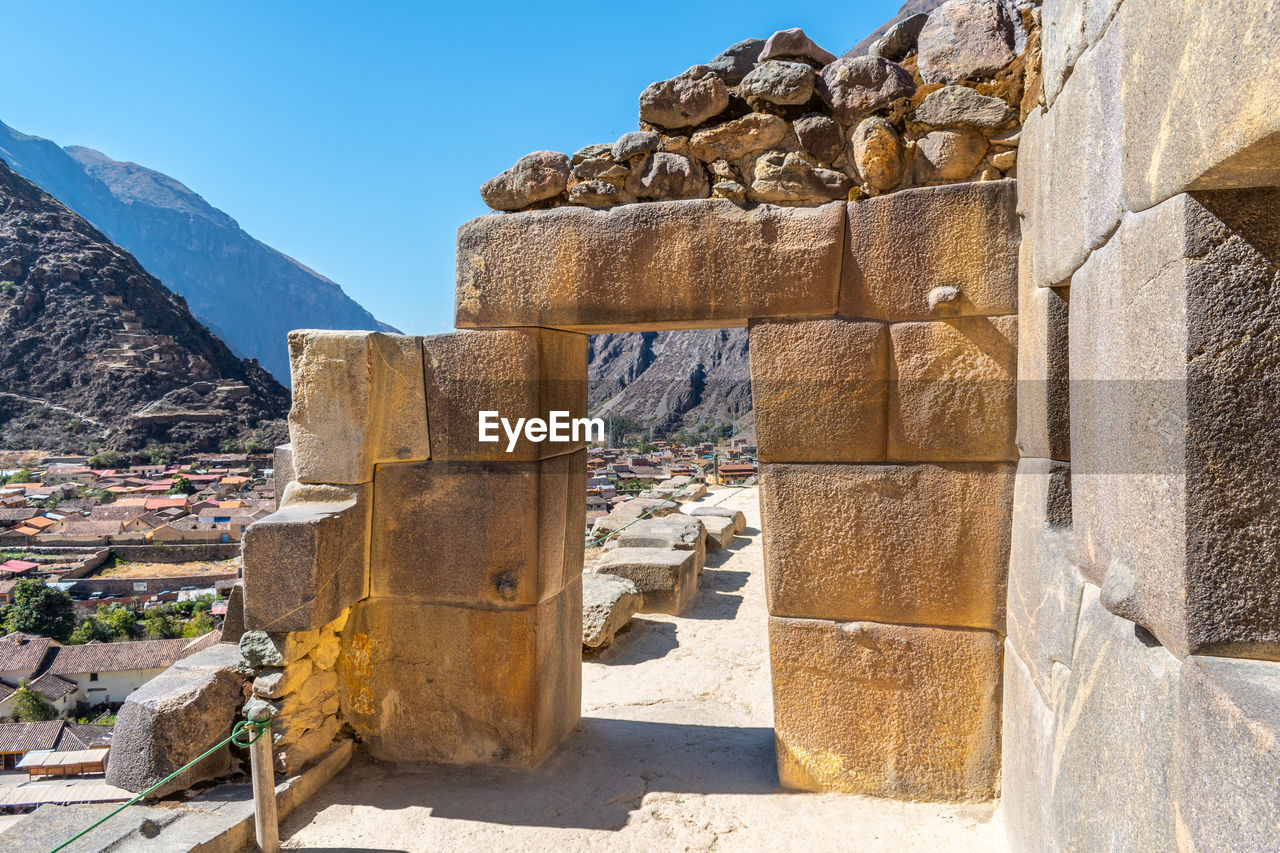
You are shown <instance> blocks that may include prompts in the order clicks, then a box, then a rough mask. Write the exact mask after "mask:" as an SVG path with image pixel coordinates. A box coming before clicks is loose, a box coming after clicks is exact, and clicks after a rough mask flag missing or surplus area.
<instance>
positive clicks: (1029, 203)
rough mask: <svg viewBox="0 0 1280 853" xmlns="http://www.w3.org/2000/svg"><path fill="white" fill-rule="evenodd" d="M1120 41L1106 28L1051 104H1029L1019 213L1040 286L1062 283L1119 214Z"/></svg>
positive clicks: (1021, 159)
mask: <svg viewBox="0 0 1280 853" xmlns="http://www.w3.org/2000/svg"><path fill="white" fill-rule="evenodd" d="M1113 23H1118V22H1113ZM1120 40H1121V36H1120V33H1119V32H1118V31H1112V30H1109V31H1108V33H1107V36H1106V37H1104V38H1103V39H1102V40H1101V41H1100V42H1098V44H1097V45H1095V47H1094V49H1093V50H1090V51H1089V52H1088V53H1086V54H1085V55H1084V56H1083V57H1082V58H1081V59H1080V62H1079V63H1078V64H1077V66H1076V69H1075V71H1074V72H1073V73H1072V75H1071V79H1070V80H1069V81H1068V83H1067V85H1066V86H1065V87H1064V88H1063V90H1062V93H1061V94H1060V95H1059V96H1058V99H1057V100H1056V101H1055V102H1054V105H1053V109H1051V110H1049V111H1047V112H1042V111H1041V110H1032V111H1031V112H1030V113H1029V114H1028V115H1027V117H1026V119H1025V121H1024V123H1023V126H1022V138H1021V142H1020V144H1019V146H1018V152H1019V154H1018V183H1019V187H1018V190H1019V191H1018V212H1019V213H1020V214H1022V216H1023V217H1024V219H1025V221H1026V223H1027V225H1028V226H1029V231H1028V233H1029V235H1030V239H1031V245H1032V263H1031V269H1032V282H1033V283H1034V284H1035V285H1036V286H1038V287H1050V286H1053V285H1059V284H1064V283H1065V282H1066V281H1067V279H1069V278H1070V277H1071V275H1072V273H1074V272H1075V271H1076V270H1077V269H1079V268H1080V265H1081V264H1083V263H1084V261H1085V259H1086V258H1087V257H1088V256H1089V253H1090V252H1091V251H1093V250H1094V249H1096V248H1098V247H1099V246H1101V245H1102V244H1103V243H1104V242H1106V240H1107V238H1108V237H1109V236H1110V235H1111V233H1112V232H1113V231H1114V230H1115V227H1116V225H1117V223H1119V221H1120V210H1121V207H1120V158H1121V156H1122V152H1121V147H1122V146H1121V138H1120V136H1121V123H1122V122H1121V107H1120V90H1121V88H1122V87H1121V79H1120V60H1121V49H1120Z"/></svg>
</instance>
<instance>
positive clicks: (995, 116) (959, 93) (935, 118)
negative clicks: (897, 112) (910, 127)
mask: <svg viewBox="0 0 1280 853" xmlns="http://www.w3.org/2000/svg"><path fill="white" fill-rule="evenodd" d="M1016 115H1017V114H1016V113H1015V112H1014V110H1013V108H1012V107H1010V106H1009V105H1008V104H1006V103H1005V102H1004V101H1002V100H1000V99H999V98H991V97H988V96H986V95H980V94H978V92H977V91H975V90H974V89H970V88H968V87H967V86H943V87H942V88H941V89H938V90H936V91H933V92H930V93H929V94H928V95H926V96H925V99H924V100H923V101H921V102H920V106H919V107H917V108H916V111H915V113H913V114H912V116H911V120H912V121H917V122H920V123H921V124H927V125H930V126H932V127H940V128H946V127H972V128H983V129H986V130H1000V129H1001V128H1004V127H1007V126H1008V125H1009V123H1010V122H1012V121H1013V119H1014V118H1015V117H1016Z"/></svg>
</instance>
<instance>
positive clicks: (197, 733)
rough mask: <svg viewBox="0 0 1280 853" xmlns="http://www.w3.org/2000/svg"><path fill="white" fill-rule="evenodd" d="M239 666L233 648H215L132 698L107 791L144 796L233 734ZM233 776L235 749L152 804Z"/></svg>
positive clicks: (114, 745) (120, 719) (115, 741)
mask: <svg viewBox="0 0 1280 853" xmlns="http://www.w3.org/2000/svg"><path fill="white" fill-rule="evenodd" d="M239 661H240V651H239V649H237V648H236V647H235V646H233V645H230V644H219V645H215V646H213V647H211V648H209V649H205V650H204V651H202V652H197V653H196V654H194V655H192V656H191V657H188V658H184V659H183V660H180V661H178V662H177V663H175V664H174V665H173V666H171V667H169V668H168V669H166V670H165V671H164V672H162V673H161V674H160V675H158V676H156V677H155V678H153V679H151V680H150V681H148V682H147V683H146V684H144V685H142V687H140V688H138V689H137V690H135V691H134V692H133V693H130V694H129V698H128V699H127V700H126V701H125V703H124V706H123V707H121V709H120V712H119V714H118V715H117V716H116V724H115V728H114V729H113V731H112V736H111V760H110V761H109V762H108V763H107V784H109V785H115V786H116V787H118V788H124V789H125V790H126V791H133V792H135V793H137V792H140V791H144V790H146V789H147V788H149V787H151V786H152V785H154V784H156V783H157V782H160V781H161V780H162V779H164V778H165V777H166V776H168V775H169V774H170V773H173V772H174V771H176V770H177V769H178V768H180V767H182V766H183V765H184V764H186V763H187V762H188V761H191V760H192V759H194V758H195V757H196V756H198V755H200V754H201V753H203V752H204V751H205V750H207V749H209V748H210V747H212V746H213V745H214V744H216V743H217V742H218V741H220V740H222V739H223V738H225V737H226V736H227V735H229V734H231V727H232V725H234V724H235V721H236V716H237V714H238V713H239V711H240V705H241V704H242V703H243V701H244V696H243V690H244V679H243V678H242V677H241V676H240V675H239V674H238V673H237V672H236V665H237V664H238V663H239ZM230 769H231V752H230V748H229V747H227V746H223V747H222V748H221V749H219V750H218V751H217V752H215V753H213V754H212V755H210V756H209V757H208V758H205V759H204V760H202V761H201V762H200V763H199V764H197V765H196V766H194V767H192V768H191V769H189V770H186V771H184V772H183V773H182V774H180V775H179V776H177V777H175V778H174V779H173V780H172V781H170V782H168V783H166V784H165V785H164V786H163V787H161V788H158V789H157V790H156V791H155V792H154V793H153V794H152V795H151V796H153V797H163V796H165V795H167V794H171V793H173V792H175V791H181V790H183V789H184V788H189V787H191V786H192V785H194V784H195V783H197V782H202V781H204V780H205V779H213V778H216V777H218V776H221V775H222V774H223V773H226V772H227V771H228V770H230Z"/></svg>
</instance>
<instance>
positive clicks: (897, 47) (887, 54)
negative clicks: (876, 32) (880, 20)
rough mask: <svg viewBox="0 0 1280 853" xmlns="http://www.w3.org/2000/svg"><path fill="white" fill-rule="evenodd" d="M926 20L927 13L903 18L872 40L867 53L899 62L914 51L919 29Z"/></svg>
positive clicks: (927, 18)
mask: <svg viewBox="0 0 1280 853" xmlns="http://www.w3.org/2000/svg"><path fill="white" fill-rule="evenodd" d="M928 20H929V16H928V15H927V14H925V15H912V16H911V17H909V18H903V19H902V20H901V21H898V23H896V24H894V25H893V26H892V27H890V28H889V29H888V30H887V31H886V32H885V34H884V35H882V36H880V38H879V39H877V40H876V41H875V42H873V43H872V45H871V47H869V48H868V49H867V54H868V55H869V56H882V57H884V58H885V59H888V60H890V61H892V62H901V61H902V60H904V59H906V58H907V57H908V56H910V55H911V54H913V53H915V51H916V43H917V41H918V40H919V38H920V31H921V30H922V29H924V25H925V22H926V21H928Z"/></svg>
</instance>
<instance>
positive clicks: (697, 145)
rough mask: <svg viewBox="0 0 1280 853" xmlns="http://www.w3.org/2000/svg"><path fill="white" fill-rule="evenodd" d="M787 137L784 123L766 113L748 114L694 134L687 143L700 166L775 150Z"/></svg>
mask: <svg viewBox="0 0 1280 853" xmlns="http://www.w3.org/2000/svg"><path fill="white" fill-rule="evenodd" d="M786 136H787V123H786V122H785V121H783V120H782V119H780V118H778V117H777V116H773V115H768V114H766V113H748V114H747V115H745V116H743V117H742V118H736V119H734V120H733V121H728V122H725V123H724V124H717V125H715V126H714V127H708V128H706V129H704V130H700V131H698V132H697V133H695V134H694V135H693V136H692V137H691V138H690V140H689V150H690V151H691V152H692V153H693V156H694V157H696V158H698V159H699V160H702V161H704V162H707V163H710V162H711V161H713V160H739V159H741V158H743V157H749V156H751V155H753V154H758V153H759V152H761V151H767V150H769V149H770V148H776V147H777V146H778V145H780V144H781V143H782V140H783V139H785V138H786Z"/></svg>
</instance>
